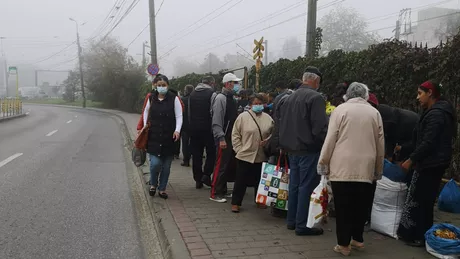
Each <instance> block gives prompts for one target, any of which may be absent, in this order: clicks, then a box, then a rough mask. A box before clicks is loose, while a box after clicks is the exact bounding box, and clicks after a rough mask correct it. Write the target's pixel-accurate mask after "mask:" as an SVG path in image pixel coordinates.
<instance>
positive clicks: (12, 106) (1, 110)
mask: <svg viewBox="0 0 460 259" xmlns="http://www.w3.org/2000/svg"><path fill="white" fill-rule="evenodd" d="M20 114H22V100H21V99H1V98H0V119H2V118H7V117H11V116H16V115H20Z"/></svg>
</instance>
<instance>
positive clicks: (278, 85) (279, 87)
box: [275, 81, 288, 92]
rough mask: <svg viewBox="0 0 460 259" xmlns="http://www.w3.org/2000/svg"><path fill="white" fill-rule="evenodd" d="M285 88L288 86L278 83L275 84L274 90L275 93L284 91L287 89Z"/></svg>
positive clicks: (281, 82)
mask: <svg viewBox="0 0 460 259" xmlns="http://www.w3.org/2000/svg"><path fill="white" fill-rule="evenodd" d="M287 87H288V85H287V84H286V83H285V82H283V81H278V82H276V83H275V89H276V91H277V92H281V91H284V90H286V89H287Z"/></svg>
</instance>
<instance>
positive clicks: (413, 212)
mask: <svg viewBox="0 0 460 259" xmlns="http://www.w3.org/2000/svg"><path fill="white" fill-rule="evenodd" d="M445 171H446V167H435V168H429V169H422V170H416V171H415V172H414V174H413V175H412V182H411V185H410V187H409V192H408V194H407V198H406V202H405V204H404V210H403V213H402V216H401V220H400V222H399V228H398V236H399V237H400V238H401V239H402V240H404V241H408V242H411V241H415V240H419V241H424V240H425V233H426V232H427V231H428V229H430V228H431V227H432V226H433V216H434V215H433V207H434V203H435V202H436V197H438V194H439V187H440V186H441V180H442V176H443V175H444V173H445Z"/></svg>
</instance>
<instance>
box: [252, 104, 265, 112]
mask: <svg viewBox="0 0 460 259" xmlns="http://www.w3.org/2000/svg"><path fill="white" fill-rule="evenodd" d="M252 111H253V112H255V113H261V112H263V111H264V105H263V104H255V105H253V106H252Z"/></svg>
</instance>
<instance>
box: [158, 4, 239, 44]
mask: <svg viewBox="0 0 460 259" xmlns="http://www.w3.org/2000/svg"><path fill="white" fill-rule="evenodd" d="M233 1H234V0H229V1H227V2H225V4H223V5H221V6H220V7H218V8H217V9H214V10H212V11H211V12H210V13H208V14H206V15H204V16H203V17H201V18H200V19H199V20H197V21H195V22H194V23H193V24H191V25H189V26H188V27H187V28H185V29H182V30H181V31H179V32H177V33H175V34H174V35H173V36H171V37H169V38H168V39H167V40H166V41H169V40H171V39H173V38H174V37H176V36H177V35H179V34H181V33H183V32H184V31H187V30H188V29H190V28H192V27H193V26H194V25H195V24H197V23H199V22H201V21H202V20H204V19H206V18H208V16H210V15H212V14H213V13H214V12H217V11H219V10H220V9H222V8H223V7H224V6H226V5H227V4H229V3H230V2H233Z"/></svg>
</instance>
